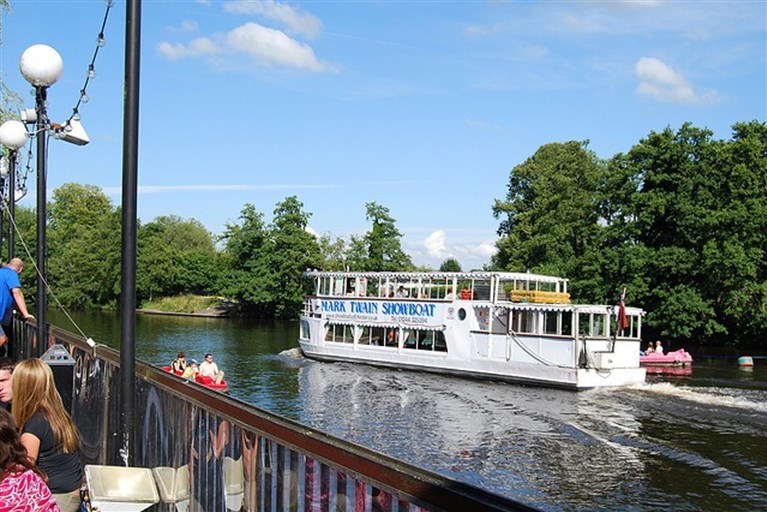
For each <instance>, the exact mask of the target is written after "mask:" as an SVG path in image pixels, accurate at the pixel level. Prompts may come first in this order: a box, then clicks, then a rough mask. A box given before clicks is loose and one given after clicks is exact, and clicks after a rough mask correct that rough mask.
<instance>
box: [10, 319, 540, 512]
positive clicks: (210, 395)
mask: <svg viewBox="0 0 767 512" xmlns="http://www.w3.org/2000/svg"><path fill="white" fill-rule="evenodd" d="M14 331H15V335H14V337H13V354H14V356H15V357H16V358H27V357H40V356H41V355H43V354H44V353H45V352H46V351H47V350H48V349H49V348H50V347H53V346H54V345H59V346H60V347H62V348H61V350H66V351H67V352H68V353H69V354H71V356H72V358H73V361H74V363H73V365H72V366H70V367H69V368H68V371H69V375H66V371H67V368H64V370H65V371H64V373H65V374H64V375H63V376H62V374H61V370H62V368H53V369H54V376H55V377H56V383H57V387H58V388H59V391H60V392H62V393H61V394H62V396H69V397H71V404H66V405H67V406H68V408H69V410H70V412H71V414H72V418H73V420H74V422H75V424H76V426H77V428H78V429H79V431H80V437H81V456H82V459H83V463H84V464H98V465H117V466H124V465H126V464H125V461H124V460H123V458H122V456H121V450H122V448H123V446H122V440H121V439H120V436H118V435H115V434H114V433H115V432H120V431H121V428H122V425H121V423H120V422H121V419H120V418H121V417H122V413H121V404H120V393H119V390H120V389H121V379H120V353H119V352H118V351H116V350H114V349H112V348H110V347H108V346H106V345H102V344H96V345H95V346H91V345H89V344H88V343H87V342H86V340H84V339H83V338H82V337H80V336H76V335H74V334H72V333H69V332H67V331H65V330H63V329H60V328H58V327H55V326H49V327H48V333H49V335H48V339H47V340H44V341H41V340H38V339H37V336H36V326H35V325H34V322H30V323H28V324H23V323H21V322H18V321H16V322H15V325H14ZM52 367H53V366H52ZM133 380H134V382H135V410H136V411H137V414H136V417H135V421H134V424H133V425H132V428H133V431H132V434H133V439H134V446H132V447H131V452H132V454H131V455H132V459H133V461H132V463H133V464H132V465H134V466H139V467H146V468H152V469H153V471H155V474H156V475H157V474H172V475H177V476H180V477H183V478H182V481H184V482H186V486H185V487H183V488H181V489H177V491H178V492H177V493H176V494H175V495H173V496H163V501H162V502H161V503H159V504H157V505H154V506H153V507H151V508H150V509H149V510H153V511H160V510H163V511H165V510H172V509H178V510H182V509H184V510H186V509H187V508H188V509H189V510H197V509H202V510H216V511H225V510H249V511H258V512H276V511H294V510H296V511H300V510H333V511H335V510H347V511H351V510H364V511H371V510H387V511H395V510H398V511H409V512H416V511H418V512H420V511H431V510H435V511H436V510H440V511H465V510H486V511H510V510H533V509H532V508H530V507H528V506H525V505H523V504H520V503H517V502H515V501H513V500H510V499H507V498H504V497H500V496H497V495H495V494H492V493H490V492H487V491H484V490H482V489H479V488H477V487H474V486H471V485H468V484H464V483H461V482H458V481H456V480H453V479H451V478H448V477H445V476H441V475H438V474H435V473H432V472H430V471H426V470H423V469H420V468H417V467H414V466H412V465H410V464H407V463H405V462H402V461H400V460H397V459H394V458H391V457H388V456H386V455H382V454H380V453H376V452H373V451H371V450H368V449H366V448H364V447H362V446H358V445H355V444H352V443H349V442H346V441H343V440H341V439H338V438H335V437H333V436H331V435H329V434H327V433H324V432H321V431H318V430H315V429H312V428H309V427H306V426H303V425H300V424H298V423H296V422H294V421H291V420H289V419H286V418H283V417H280V416H278V415H275V414H272V413H270V412H268V411H265V410H263V409H259V408H257V407H254V406H252V405H249V404H247V403H245V402H242V401H240V400H237V399H235V398H233V397H231V396H228V395H226V394H222V393H219V392H216V391H211V390H208V389H206V388H205V387H203V386H200V385H197V384H195V383H192V382H189V381H186V380H184V379H181V378H179V377H177V376H175V375H172V374H170V373H168V372H165V371H162V370H161V369H160V368H158V367H155V366H153V365H150V364H148V363H145V362H142V361H136V364H135V374H134V377H133ZM138 411H141V412H140V414H139V413H138ZM374 502H375V503H376V504H377V505H373V503H374ZM173 503H175V504H176V505H175V508H171V507H173ZM182 505H183V506H182ZM378 505H382V507H378Z"/></svg>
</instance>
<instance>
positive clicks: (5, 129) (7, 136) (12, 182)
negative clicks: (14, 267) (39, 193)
mask: <svg viewBox="0 0 767 512" xmlns="http://www.w3.org/2000/svg"><path fill="white" fill-rule="evenodd" d="M27 137H28V134H27V129H26V128H25V127H24V123H22V122H21V121H6V122H4V123H3V124H2V125H0V144H2V145H3V146H5V147H6V148H8V203H7V204H8V223H9V224H8V261H11V260H12V259H13V257H14V256H15V254H14V252H15V247H14V245H15V238H16V225H15V224H16V223H15V220H16V159H17V158H18V152H19V149H21V148H22V147H24V145H25V144H26V143H27ZM0 231H2V229H0Z"/></svg>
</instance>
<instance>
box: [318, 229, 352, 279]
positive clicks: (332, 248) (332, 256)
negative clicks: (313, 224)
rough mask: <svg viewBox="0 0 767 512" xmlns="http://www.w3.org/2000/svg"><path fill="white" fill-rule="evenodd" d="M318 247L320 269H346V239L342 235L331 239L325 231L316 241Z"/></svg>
mask: <svg viewBox="0 0 767 512" xmlns="http://www.w3.org/2000/svg"><path fill="white" fill-rule="evenodd" d="M317 243H318V244H319V247H320V255H321V259H322V263H320V266H319V268H320V269H322V270H329V271H331V270H335V271H344V270H346V241H345V240H344V239H343V238H342V237H338V238H336V239H333V237H332V236H331V235H330V234H329V233H326V234H324V235H322V236H321V237H320V238H319V240H318V241H317Z"/></svg>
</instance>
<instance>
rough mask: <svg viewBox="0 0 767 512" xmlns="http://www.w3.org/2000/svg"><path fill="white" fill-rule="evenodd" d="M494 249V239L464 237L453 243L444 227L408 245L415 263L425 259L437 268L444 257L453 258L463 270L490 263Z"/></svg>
mask: <svg viewBox="0 0 767 512" xmlns="http://www.w3.org/2000/svg"><path fill="white" fill-rule="evenodd" d="M496 251H497V249H496V247H495V240H483V241H476V240H466V239H464V240H463V241H462V242H460V243H454V242H450V241H449V240H448V235H447V232H446V231H445V230H444V229H438V230H436V231H434V232H432V233H431V234H429V235H428V236H427V237H426V238H424V239H423V240H421V241H420V242H415V243H412V245H411V247H409V252H411V253H412V254H413V256H414V261H416V263H418V262H419V261H425V262H426V263H427V264H428V265H429V266H431V267H433V268H439V266H440V265H441V264H442V263H443V262H444V261H445V260H446V259H448V258H455V259H456V260H458V263H460V264H461V267H462V268H463V269H464V270H471V269H478V268H481V267H482V266H483V265H485V264H488V263H490V258H491V257H492V256H493V254H495V253H496Z"/></svg>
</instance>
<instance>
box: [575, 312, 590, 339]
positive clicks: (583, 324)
mask: <svg viewBox="0 0 767 512" xmlns="http://www.w3.org/2000/svg"><path fill="white" fill-rule="evenodd" d="M578 334H579V335H580V336H591V315H590V314H588V313H583V314H580V315H578Z"/></svg>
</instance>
